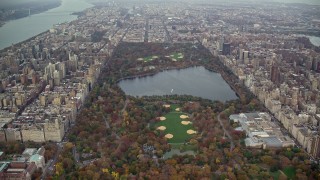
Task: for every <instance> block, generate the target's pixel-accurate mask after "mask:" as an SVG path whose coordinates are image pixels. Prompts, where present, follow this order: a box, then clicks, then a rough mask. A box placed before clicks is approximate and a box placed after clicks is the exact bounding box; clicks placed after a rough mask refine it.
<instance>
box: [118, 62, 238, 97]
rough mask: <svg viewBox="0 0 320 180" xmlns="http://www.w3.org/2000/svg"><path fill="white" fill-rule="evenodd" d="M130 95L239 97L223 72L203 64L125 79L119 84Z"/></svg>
mask: <svg viewBox="0 0 320 180" xmlns="http://www.w3.org/2000/svg"><path fill="white" fill-rule="evenodd" d="M118 85H119V86H120V87H121V89H122V90H123V91H124V92H125V93H126V94H127V95H131V96H138V97H141V96H152V95H160V96H163V95H173V94H178V95H192V96H196V97H201V98H204V99H210V100H213V101H214V100H219V101H222V102H225V101H228V100H234V99H237V98H238V97H237V96H236V94H235V92H234V91H233V90H232V89H231V88H230V86H229V85H228V84H227V82H226V81H225V80H224V79H223V78H222V77H221V75H220V74H218V73H215V72H211V71H209V70H207V69H205V68H204V67H190V68H187V69H181V70H167V71H163V72H160V73H157V74H155V75H153V76H146V77H140V78H138V77H137V78H133V79H125V80H122V81H120V82H119V84H118Z"/></svg>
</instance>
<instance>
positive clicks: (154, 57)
mask: <svg viewBox="0 0 320 180" xmlns="http://www.w3.org/2000/svg"><path fill="white" fill-rule="evenodd" d="M156 58H158V56H148V57H145V58H143V61H144V62H150V61H153V60H155V59H156Z"/></svg>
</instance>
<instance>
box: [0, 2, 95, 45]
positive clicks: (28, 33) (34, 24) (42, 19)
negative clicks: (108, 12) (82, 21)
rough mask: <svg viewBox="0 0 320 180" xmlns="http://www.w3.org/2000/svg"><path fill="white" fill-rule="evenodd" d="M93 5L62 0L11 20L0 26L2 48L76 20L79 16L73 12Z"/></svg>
mask: <svg viewBox="0 0 320 180" xmlns="http://www.w3.org/2000/svg"><path fill="white" fill-rule="evenodd" d="M92 6H93V5H91V4H89V3H87V2H86V1H85V0H62V2H61V5H60V6H59V7H57V8H53V9H50V10H48V11H45V12H43V13H39V14H34V15H31V16H29V17H25V18H21V19H16V20H12V21H9V22H7V23H6V24H4V25H3V26H2V27H0V49H4V48H6V47H8V46H11V45H12V44H16V43H19V42H21V41H24V40H26V39H28V38H31V37H33V36H35V35H37V34H40V33H42V32H44V31H46V30H48V29H50V28H52V27H53V25H54V24H58V23H63V22H70V21H72V20H75V19H76V18H77V16H76V15H71V14H72V13H74V12H80V11H83V10H84V9H86V8H90V7H92Z"/></svg>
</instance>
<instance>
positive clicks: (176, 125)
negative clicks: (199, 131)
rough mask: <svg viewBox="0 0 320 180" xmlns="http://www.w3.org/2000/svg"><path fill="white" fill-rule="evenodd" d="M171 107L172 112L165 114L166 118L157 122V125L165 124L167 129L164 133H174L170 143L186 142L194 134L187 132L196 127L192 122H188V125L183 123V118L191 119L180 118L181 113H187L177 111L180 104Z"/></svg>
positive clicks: (169, 140)
mask: <svg viewBox="0 0 320 180" xmlns="http://www.w3.org/2000/svg"><path fill="white" fill-rule="evenodd" d="M170 108H171V112H170V113H168V114H166V115H165V116H164V117H165V118H166V120H164V121H160V122H158V123H156V127H159V126H165V127H166V129H165V130H164V133H165V134H172V135H173V138H171V139H168V142H169V143H185V142H187V141H188V140H189V139H190V138H191V137H192V135H190V134H188V133H187V130H189V129H194V128H193V126H192V124H188V125H183V124H181V121H183V120H185V121H188V120H189V119H181V118H180V115H186V114H185V113H182V112H177V111H175V109H176V108H179V106H174V105H173V106H171V107H170Z"/></svg>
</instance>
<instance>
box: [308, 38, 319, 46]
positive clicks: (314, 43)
mask: <svg viewBox="0 0 320 180" xmlns="http://www.w3.org/2000/svg"><path fill="white" fill-rule="evenodd" d="M307 37H308V38H309V39H310V42H311V43H312V44H313V45H315V46H320V37H317V36H307Z"/></svg>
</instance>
